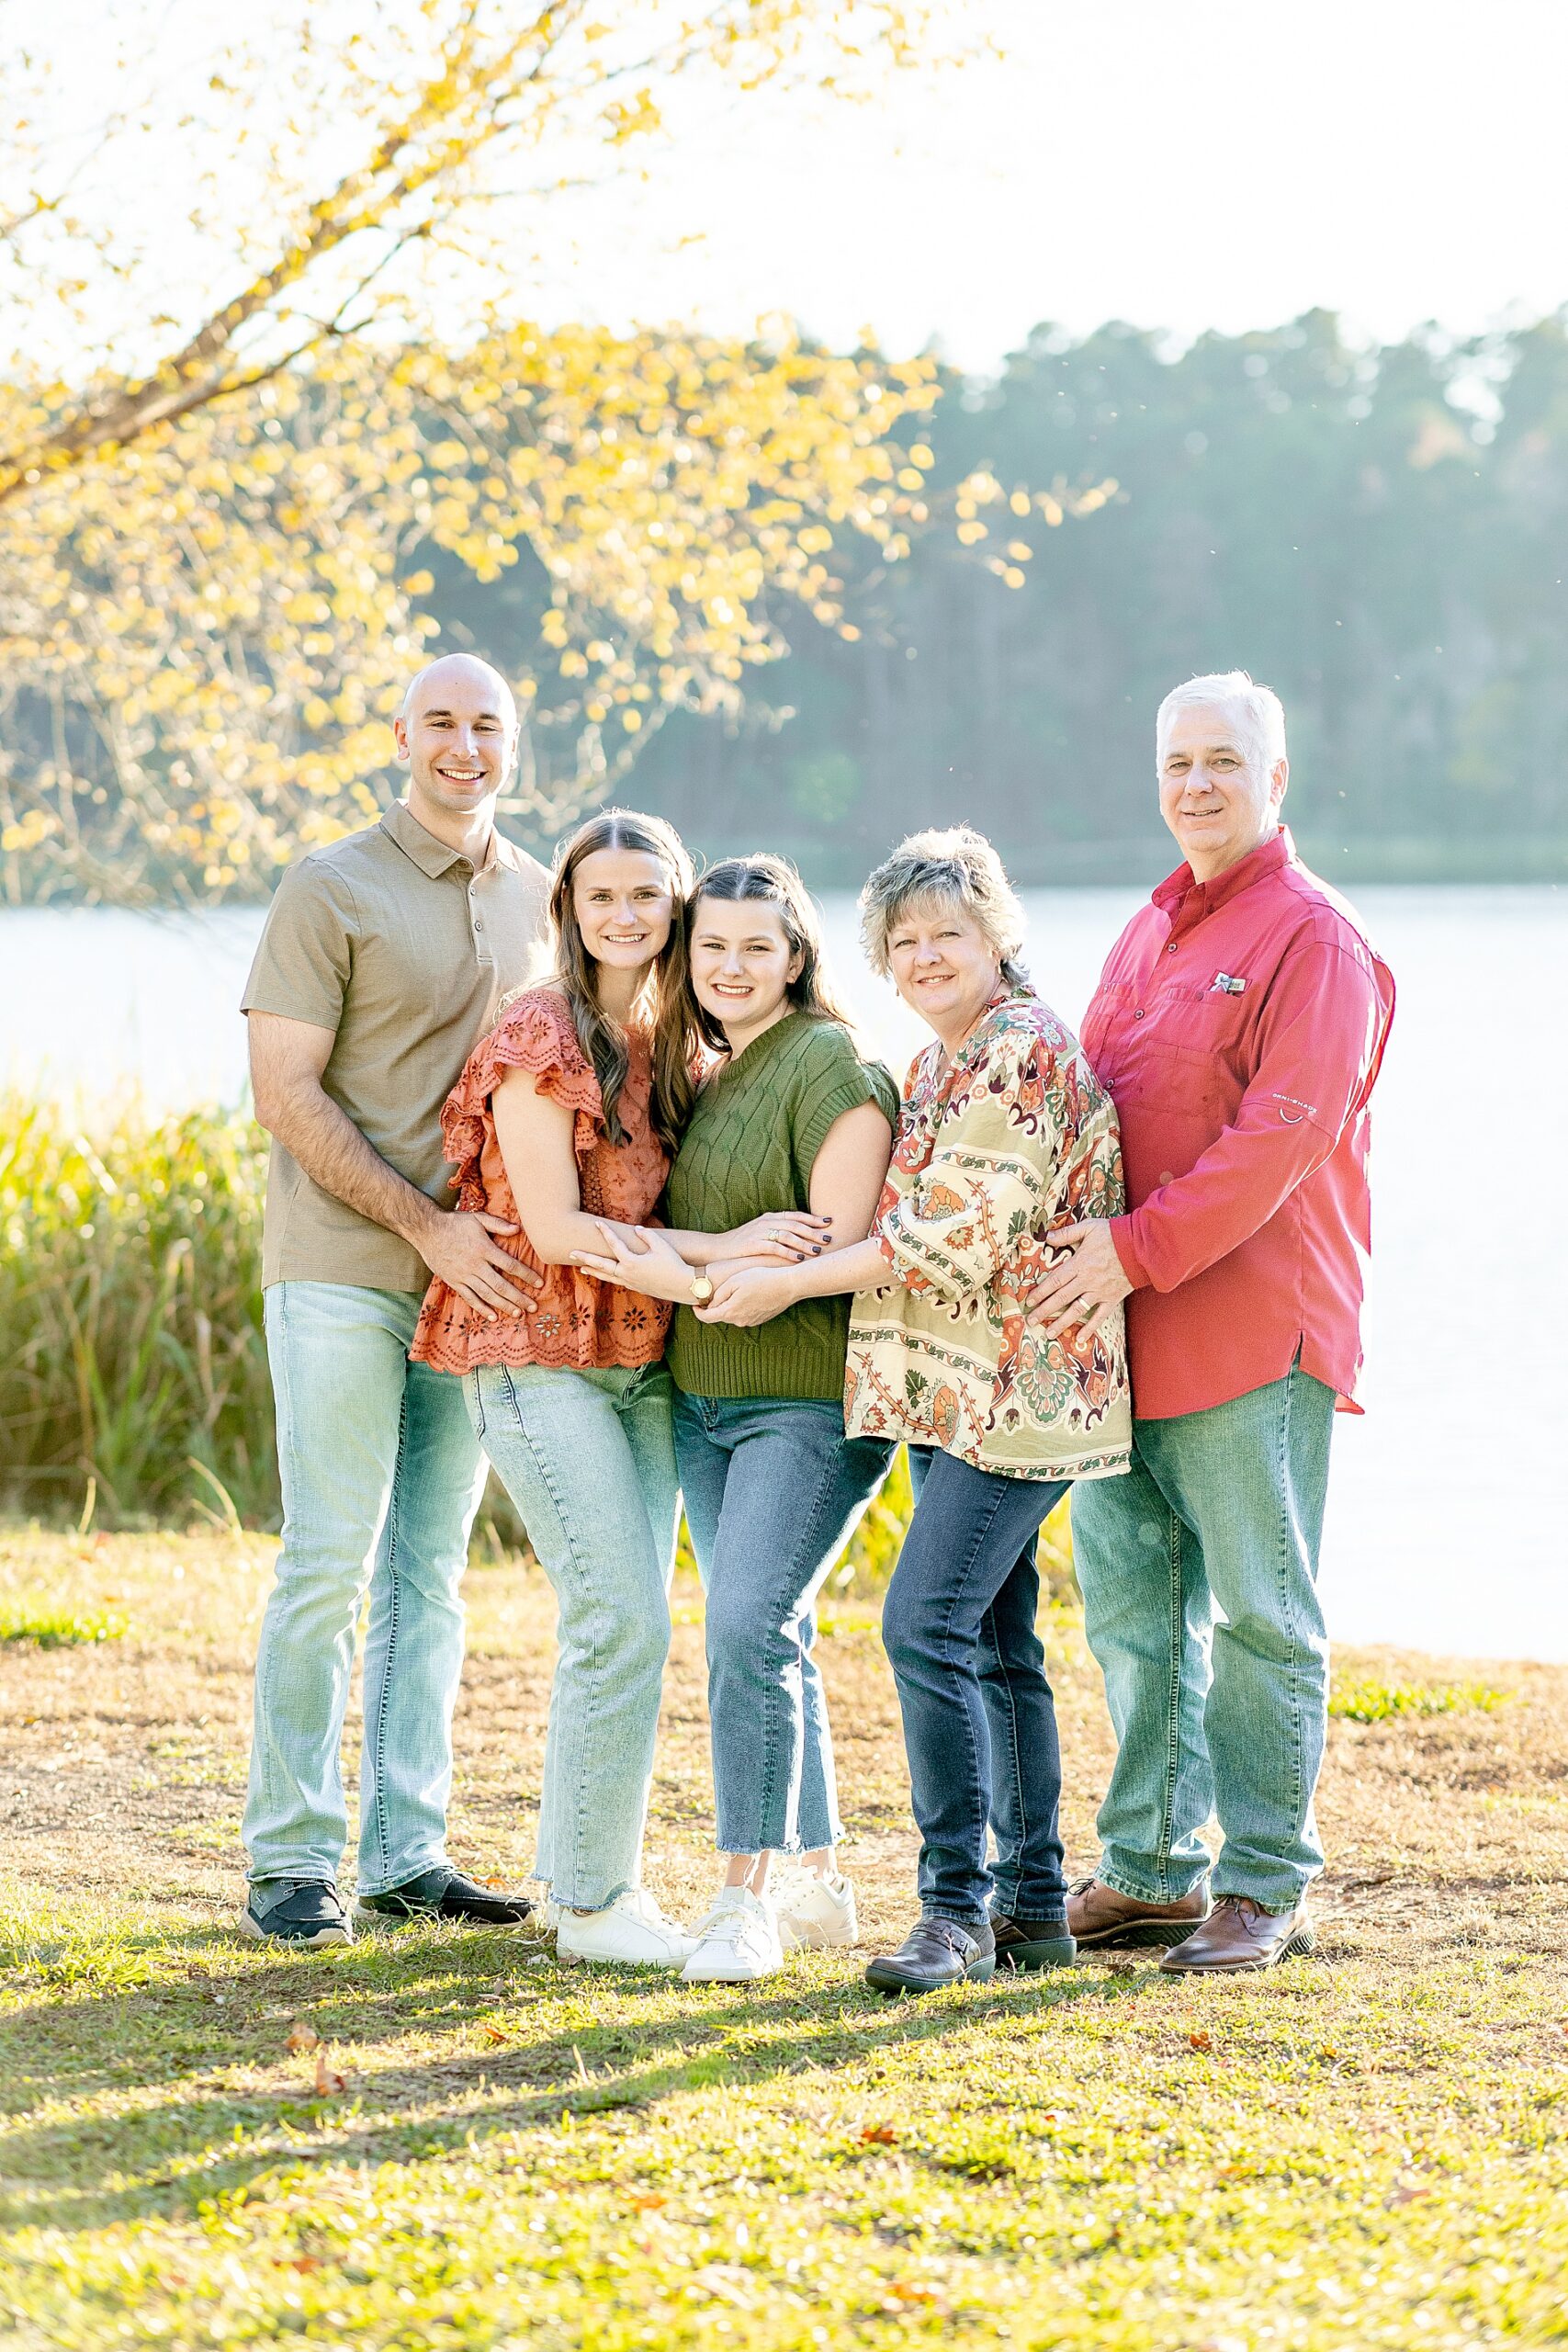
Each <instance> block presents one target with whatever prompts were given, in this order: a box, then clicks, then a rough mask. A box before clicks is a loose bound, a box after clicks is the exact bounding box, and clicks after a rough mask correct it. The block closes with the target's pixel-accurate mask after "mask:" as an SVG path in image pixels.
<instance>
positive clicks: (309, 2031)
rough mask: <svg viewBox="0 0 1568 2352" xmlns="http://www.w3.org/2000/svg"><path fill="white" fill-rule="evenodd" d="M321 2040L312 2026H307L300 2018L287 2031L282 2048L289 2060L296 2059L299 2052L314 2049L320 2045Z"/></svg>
mask: <svg viewBox="0 0 1568 2352" xmlns="http://www.w3.org/2000/svg"><path fill="white" fill-rule="evenodd" d="M320 2042H321V2035H320V2034H319V2033H318V2032H317V2031H316V2029H315V2027H314V2026H310V2025H307V2024H306V2023H305V2022H304V2020H303V2018H295V2020H294V2022H293V2024H292V2025H291V2026H290V2027H289V2029H288V2040H287V2041H285V2043H284V2045H283V2046H284V2048H285V2050H287V2051H288V2054H289V2056H290V2057H291V2058H298V2057H299V2054H300V2052H301V2051H305V2050H314V2049H316V2048H317V2047H318V2046H319V2045H320Z"/></svg>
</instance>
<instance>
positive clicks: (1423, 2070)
mask: <svg viewBox="0 0 1568 2352" xmlns="http://www.w3.org/2000/svg"><path fill="white" fill-rule="evenodd" d="M271 1551H272V1547H271V1544H270V1543H269V1542H267V1541H266V1540H265V1539H263V1538H260V1537H249V1536H241V1535H238V1534H235V1535H232V1536H223V1535H213V1536H205V1537H200V1538H190V1539H180V1538H167V1537H140V1538H139V1537H131V1536H111V1537H107V1538H102V1539H99V1540H96V1541H94V1540H92V1539H88V1540H86V1541H79V1540H77V1539H74V1538H70V1537H49V1536H39V1535H20V1536H14V1537H12V1538H9V1539H6V1538H0V1619H3V1621H4V1622H3V1623H0V1634H4V1635H5V1636H6V1638H5V1639H4V1640H3V1641H0V1706H3V1708H4V1718H3V1720H4V1733H3V1739H4V1745H3V1747H0V1817H3V1818H4V1820H5V1822H6V1829H7V1832H8V1835H7V1837H6V1847H5V1851H6V1868H5V1877H4V1891H3V1894H0V1962H3V1965H4V1985H5V1995H4V2009H3V2013H0V2036H3V2049H0V2105H3V2122H0V2177H3V2182H4V2187H3V2190H0V2201H3V2208H4V2212H3V2221H4V2226H5V2229H6V2233H7V2235H6V2241H5V2246H6V2251H5V2252H4V2254H3V2255H0V2311H4V2312H6V2313H8V2314H9V2325H10V2333H9V2335H7V2336H6V2339H5V2340H6V2342H7V2343H15V2344H16V2345H17V2346H24V2347H27V2346H51V2347H52V2346H62V2347H76V2346H84V2347H85V2346H91V2347H95V2352H96V2347H101V2346H127V2345H131V2346H133V2345H138V2344H153V2345H171V2346H209V2345H220V2344H222V2345H250V2344H275V2343H279V2342H282V2341H285V2340H288V2339H289V2338H298V2339H301V2340H303V2341H305V2342H323V2343H324V2342H329V2341H331V2342H333V2343H335V2344H337V2345H339V2346H351V2347H355V2352H357V2347H359V2346H377V2347H380V2346H398V2347H410V2352H412V2347H421V2348H422V2352H423V2347H425V2346H465V2347H468V2346H473V2347H491V2346H519V2347H520V2346H528V2347H530V2352H556V2347H564V2346H585V2347H592V2352H622V2347H627V2352H629V2347H634V2346H656V2347H664V2346H688V2345H696V2344H699V2343H700V2344H702V2345H704V2346H710V2347H711V2346H722V2347H735V2352H740V2347H759V2352H761V2347H769V2348H770V2352H773V2347H781V2348H782V2347H786V2346H787V2347H801V2352H811V2348H812V2347H817V2346H827V2347H829V2352H833V2347H840V2346H903V2345H907V2344H908V2345H916V2344H923V2343H928V2342H932V2341H935V2340H936V2339H938V2338H949V2337H951V2338H952V2339H953V2340H954V2341H955V2342H957V2343H959V2344H964V2343H972V2344H976V2345H1012V2346H1034V2347H1046V2346H1072V2347H1083V2352H1090V2347H1092V2352H1144V2347H1151V2352H1153V2347H1158V2352H1249V2347H1252V2346H1290V2347H1297V2346H1299V2347H1303V2352H1320V2347H1321V2348H1322V2352H1327V2347H1336V2352H1338V2347H1344V2352H1351V2347H1354V2348H1355V2352H1361V2347H1366V2346H1430V2347H1438V2346H1475V2345H1491V2344H1561V2343H1568V2298H1565V2290H1564V2286H1563V2277H1564V2273H1565V2272H1568V2193H1565V2192H1568V1962H1565V1958H1564V1949H1563V1947H1564V1941H1565V1937H1564V1929H1565V1928H1568V1885H1565V1879H1564V1853H1565V1850H1568V1849H1565V1842H1564V1831H1565V1829H1568V1671H1564V1670H1562V1669H1555V1668H1532V1667H1517V1668H1501V1667H1498V1668H1494V1667H1491V1666H1476V1665H1474V1664H1465V1663H1463V1662H1461V1661H1433V1660H1425V1659H1416V1658H1409V1657H1403V1658H1395V1657H1389V1656H1386V1655H1381V1656H1380V1655H1372V1654H1367V1653H1363V1654H1359V1655H1357V1656H1354V1657H1346V1658H1344V1659H1342V1660H1341V1661H1340V1666H1339V1674H1340V1689H1341V1693H1342V1700H1341V1703H1342V1704H1344V1705H1348V1709H1349V1710H1350V1712H1349V1713H1344V1714H1341V1715H1340V1716H1339V1717H1338V1718H1337V1720H1336V1722H1335V1724H1334V1727H1333V1740H1332V1745H1331V1750H1330V1758H1329V1763H1328V1768H1327V1771H1326V1774H1325V1784H1324V1791H1323V1799H1322V1812H1323V1817H1324V1825H1325V1831H1326V1835H1327V1840H1328V1845H1329V1849H1330V1853H1331V1856H1332V1863H1333V1868H1332V1872H1331V1875H1330V1877H1329V1879H1328V1881H1327V1882H1326V1883H1325V1886H1324V1888H1323V1889H1322V1891H1321V1895H1320V1900H1319V1906H1318V1907H1319V1914H1320V1917H1321V1920H1322V1923H1323V1940H1322V1951H1321V1953H1320V1955H1319V1957H1318V1958H1316V1959H1315V1960H1313V1961H1307V1962H1293V1963H1291V1964H1289V1965H1287V1966H1286V1967H1284V1968H1282V1969H1280V1970H1279V1971H1278V1972H1277V1973H1274V1974H1273V1975H1271V1976H1269V1977H1268V1978H1266V1979H1263V1980H1261V1981H1258V1982H1254V1983H1248V1982H1245V1981H1231V1982H1224V1983H1215V1984H1213V1985H1201V1986H1195V1987H1194V1986H1187V1985H1182V1984H1180V1983H1179V1982H1173V1981H1171V1980H1168V1979H1161V1978H1160V1977H1159V1976H1158V1975H1157V1974H1156V1973H1155V1972H1154V1971H1153V1969H1152V1968H1149V1967H1147V1966H1144V1965H1138V1966H1126V1965H1122V1966H1119V1967H1118V1966H1113V1965H1110V1964H1107V1963H1106V1962H1100V1963H1097V1964H1089V1965H1085V1966H1082V1967H1080V1968H1078V1969H1077V1970H1076V1971H1074V1972H1071V1973H1067V1974H1066V1975H1064V1976H1061V1977H1056V1978H1053V1979H1050V1980H1040V1979H1029V1978H1025V1979H1015V1980H1008V1981H1003V1982H999V1983H998V1984H996V1985H992V1986H989V1987H983V1988H980V1987H977V1988H974V1989H964V1990H960V1991H957V1992H954V1993H952V1994H948V1995H942V1996H936V1997H934V1998H932V1999H930V2000H928V2001H926V2002H924V2003H921V2004H919V2005H915V2004H885V2003H883V2002H881V2001H879V2000H877V1999H876V1998H874V1996H870V1995H869V1994H868V1993H867V1992H866V1991H865V1990H864V1988H863V1985H862V1983H861V1980H860V1972H859V1966H858V1964H857V1962H856V1961H855V1959H854V1958H853V1956H852V1955H847V1954H837V1955H824V1956H819V1957H815V1958H811V1959H802V1960H797V1961H795V1962H792V1963H791V1964H790V1965H789V1966H788V1967H787V1968H786V1971H785V1973H784V1974H783V1975H781V1976H779V1977H776V1978H773V1979H772V1980H770V1981H769V1982H767V1983H766V1984H764V1985H761V1987H759V1988H758V1989H757V1990H756V1991H755V1992H752V1993H750V1994H748V1993H745V1992H743V1991H738V1990H735V1989H729V1990H726V1989H724V1988H713V1989H710V1990H705V1991H697V1990H686V1989H684V1988H681V1987H679V1986H677V1985H671V1983H669V1982H668V1981H665V1980H660V1979H650V1978H632V1977H627V1976H624V1975H622V1976H616V1975H612V1974H607V1973H594V1974H592V1975H588V1974H586V1973H570V1972H563V1971H561V1970H559V1969H558V1967H557V1965H556V1963H555V1962H554V1961H553V1959H552V1958H551V1957H549V1955H548V1954H547V1952H546V1951H542V1950H541V1949H540V1948H539V1947H538V1946H537V1945H536V1944H532V1943H530V1942H529V1941H527V1940H525V1939H523V1938H514V1937H506V1936H495V1935H490V1936H484V1935H478V1934H474V1935H466V1934H457V1933H447V1932H443V1931H439V1930H430V1929H425V1928H413V1929H410V1930H406V1931H404V1932H403V1933H401V1934H400V1935H399V1936H397V1937H394V1938H392V1939H389V1940H378V1941H375V1942H370V1941H362V1942H360V1943H359V1944H357V1945H356V1946H355V1948H354V1949H353V1950H352V1951H344V1952H340V1953H335V1954H326V1955H317V1956H314V1957H308V1956H303V1955H299V1956H295V1957H288V1956H280V1955H278V1954H276V1953H273V1952H269V1951H257V1950H256V1949H255V1948H254V1947H252V1946H247V1945H243V1944H241V1943H240V1942H238V1941H237V1940H235V1939H234V1938H233V1937H232V1935H231V1931H230V1925H229V1923H230V1920H231V1917H232V1914H233V1911H234V1908H235V1904H236V1896H237V1892H238V1888H239V1874H238V1870H237V1867H236V1862H237V1857H236V1851H235V1831H236V1827H237V1823H238V1815H239V1808H240V1804H241V1801H242V1791H243V1752H244V1735H245V1723H246V1714H247V1707H248V1677H247V1666H248V1659H249V1655H250V1651H251V1647H252V1644H253V1640H254V1628H255V1623H256V1618H257V1613H258V1611H259V1607H260V1603H261V1600H262V1598H263V1596H264V1593H265V1583H266V1577H267V1572H268V1566H269V1563H270V1558H271ZM470 1585H471V1600H472V1610H471V1644H472V1645H471V1656H470V1666H469V1672H468V1681H467V1685H466V1688H465V1692H464V1697H463V1702H462V1706H461V1711H460V1713H459V1717H458V1724H457V1747H458V1796H457V1804H456V1807H455V1814H454V1831H455V1836H454V1840H453V1850H454V1853H455V1854H456V1855H457V1857H458V1858H459V1859H461V1860H463V1861H464V1862H465V1863H467V1864H468V1865H469V1866H470V1867H472V1868H474V1869H475V1870H476V1871H479V1874H480V1875H482V1876H497V1877H502V1876H504V1877H508V1878H510V1877H513V1876H515V1875H518V1874H520V1873H521V1872H522V1871H523V1870H524V1868H525V1863H526V1860H527V1857H528V1852H529V1847H530V1837H531V1829H532V1819H531V1792H532V1791H533V1790H534V1789H535V1788H536V1785H537V1775H538V1766H539V1755H540V1744H541V1729H542V1724H543V1716H544V1701H545V1692H546V1687H547V1676H548V1670H549V1638H548V1623H549V1620H548V1611H547V1607H546V1599H547V1596H546V1593H545V1589H544V1586H543V1583H542V1579H541V1578H540V1577H538V1575H537V1574H536V1572H535V1573H528V1572H525V1570H524V1569H523V1568H522V1567H521V1566H518V1564H517V1563H515V1562H507V1563H504V1564H501V1565H496V1566H490V1567H479V1568H476V1570H475V1571H474V1573H473V1576H472V1577H471V1579H470ZM679 1602H680V1609H679V1614H680V1618H681V1623H680V1625H679V1628H678V1631H677V1636H676V1647H675V1655H674V1657H673V1660H672V1664H671V1674H670V1678H669V1682H668V1686H667V1702H668V1706H667V1720H666V1727H665V1736H664V1740H663V1744H662V1747H661V1749H660V1765H659V1777H658V1781H657V1785H656V1789H655V1795H654V1815H653V1823H652V1828H651V1832H650V1839H649V1851H650V1858H651V1866H650V1877H651V1879H652V1881H653V1883H654V1884H655V1885H656V1888H657V1891H658V1892H659V1893H660V1895H661V1896H662V1897H663V1898H664V1899H665V1900H666V1901H667V1902H668V1903H669V1904H670V1905H671V1907H674V1906H678V1905H684V1906H686V1907H687V1908H689V1909H693V1908H695V1906H696V1905H697V1904H698V1903H699V1901H700V1899H701V1896H702V1894H703V1892H704V1890H705V1887H706V1884H707V1883H708V1878H709V1874H710V1870H711V1862H710V1858H709V1856H708V1853H707V1851H706V1836H707V1823H708V1818H709V1803H708V1789H707V1754H706V1741H705V1727H704V1714H703V1703H702V1695H701V1681H700V1676H699V1661H700V1650H701V1632H700V1624H699V1623H698V1617H699V1611H700V1600H699V1599H698V1596H697V1594H696V1591H695V1589H694V1587H691V1586H682V1589H681V1590H680V1594H679ZM29 1626H30V1627H31V1628H32V1632H33V1636H34V1637H33V1638H29V1637H28V1627H29ZM825 1630H826V1634H827V1639H826V1641H825V1644H824V1652H825V1666H826V1671H827V1674H828V1677H829V1683H830V1686H831V1690H832V1695H833V1702H834V1709H835V1720H836V1723H837V1725H838V1734H839V1749H840V1776H841V1779H842V1781H843V1784H844V1792H845V1797H846V1803H847V1809H848V1813H849V1815H850V1818H851V1821H852V1825H853V1829H854V1843H853V1845H852V1848H851V1849H849V1851H848V1854H847V1856H846V1860H847V1861H848V1863H849V1865H850V1867H851V1868H852V1871H853V1873H854V1876H855V1878H856V1881H857V1883H858V1884H859V1887H860V1889H861V1894H862V1902H863V1913H864V1915H865V1917H866V1922H867V1926H868V1928H869V1931H870V1935H871V1937H872V1938H873V1939H883V1938H885V1937H886V1936H888V1935H890V1934H892V1933H894V1932H895V1931H896V1930H897V1929H899V1928H901V1927H902V1926H903V1924H904V1923H905V1922H906V1921H907V1919H908V1915H909V1910H910V1899H909V1889H910V1884H911V1873H912V1863H913V1838H912V1835H911V1831H910V1826H909V1823H908V1814H907V1808H906V1785H905V1780H904V1772H903V1764H902V1758H901V1752H900V1747H899V1742H898V1738H897V1725H896V1715H895V1706H894V1700H893V1692H892V1687H891V1684H890V1681H889V1679H888V1676H887V1672H886V1666H885V1664H884V1662H883V1660H882V1657H881V1653H880V1650H879V1648H878V1645H877V1642H876V1637H875V1631H874V1603H871V1602H867V1601H864V1600H857V1599H855V1598H854V1597H853V1596H849V1597H847V1598H845V1599H844V1600H841V1601H840V1602H839V1603H836V1604H835V1606H834V1608H833V1609H832V1610H831V1611H829V1622H828V1625H827V1627H826V1629H825ZM1052 1649H1053V1662H1054V1663H1053V1671H1054V1673H1055V1675H1056V1678H1057V1680H1058V1687H1059V1695H1060V1701H1061V1707H1062V1714H1063V1721H1064V1744H1065V1747H1066V1758H1067V1768H1068V1781H1069V1795H1068V1804H1067V1832H1068V1842H1069V1849H1070V1851H1071V1853H1072V1855H1073V1856H1074V1857H1075V1859H1077V1860H1089V1858H1090V1857H1091V1856H1092V1852H1093V1842H1092V1834H1091V1818H1092V1814H1093V1809H1094V1804H1095V1801H1096V1798H1097V1795H1098V1792H1099V1791H1100V1788H1101V1787H1102V1785H1103V1781H1104V1775H1105V1770H1106V1765H1107V1760H1108V1756H1109V1732H1108V1728H1107V1725H1106V1724H1105V1720H1104V1716H1103V1713H1102V1711H1101V1708H1100V1700H1099V1696H1098V1691H1097V1686H1096V1681H1095V1678H1094V1675H1093V1672H1092V1669H1091V1668H1089V1665H1088V1664H1087V1662H1086V1660H1085V1658H1084V1657H1083V1654H1082V1648H1081V1643H1080V1640H1079V1638H1078V1635H1077V1629H1076V1626H1075V1623H1074V1621H1073V1620H1072V1618H1071V1617H1070V1616H1068V1615H1066V1614H1065V1613H1063V1614H1060V1615H1058V1616H1057V1617H1056V1618H1055V1620H1054V1623H1053V1630H1052ZM311 2036H315V2037H319V2040H318V2041H316V2042H315V2043H314V2044H312V2043H311V2039H310V2038H311Z"/></svg>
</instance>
